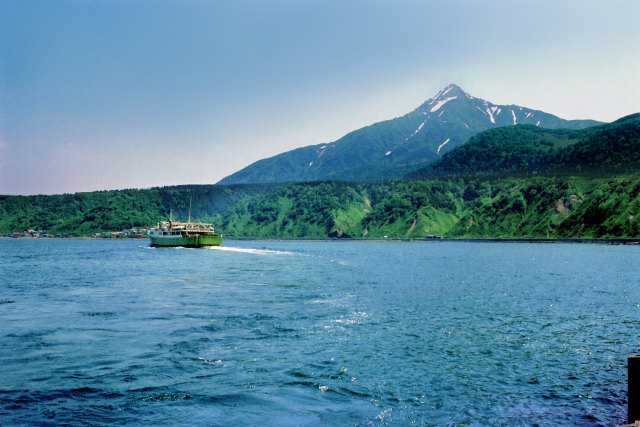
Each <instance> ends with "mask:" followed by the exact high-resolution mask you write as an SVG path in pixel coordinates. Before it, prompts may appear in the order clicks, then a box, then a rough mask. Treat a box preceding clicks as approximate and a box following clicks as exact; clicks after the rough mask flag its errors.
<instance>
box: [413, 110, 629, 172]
mask: <svg viewBox="0 0 640 427" xmlns="http://www.w3.org/2000/svg"><path fill="white" fill-rule="evenodd" d="M638 169H640V113H637V114H632V115H630V116H626V117H623V118H621V119H619V120H616V121H615V122H612V123H608V124H604V125H599V126H593V127H590V128H586V129H582V130H569V129H560V130H553V129H543V128H539V127H535V126H531V125H517V126H510V127H503V128H498V129H490V130H487V131H484V132H481V133H479V134H477V135H475V136H474V137H472V138H471V139H470V140H469V141H468V142H467V143H466V144H464V145H461V146H459V147H458V148H456V149H454V150H453V151H450V152H448V153H446V154H444V155H443V156H442V158H441V159H439V160H437V161H436V162H434V163H431V164H429V165H427V166H425V167H424V168H422V169H420V170H418V171H416V172H413V173H411V174H409V176H408V178H413V179H416V178H417V179H424V178H434V177H440V176H460V175H465V176H468V175H514V174H516V175H522V174H531V173H537V174H546V175H563V174H578V175H582V174H603V173H604V174H611V173H632V172H636V171H637V170H638Z"/></svg>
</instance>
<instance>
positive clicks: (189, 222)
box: [187, 196, 192, 224]
mask: <svg viewBox="0 0 640 427" xmlns="http://www.w3.org/2000/svg"><path fill="white" fill-rule="evenodd" d="M191 197H192V196H189V221H187V223H188V224H191Z"/></svg>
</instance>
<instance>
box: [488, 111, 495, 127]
mask: <svg viewBox="0 0 640 427" xmlns="http://www.w3.org/2000/svg"><path fill="white" fill-rule="evenodd" d="M487 114H489V120H491V123H493V124H494V125H495V124H496V119H494V118H493V113H492V112H491V109H490V108H487Z"/></svg>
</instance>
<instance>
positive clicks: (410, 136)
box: [404, 113, 427, 142]
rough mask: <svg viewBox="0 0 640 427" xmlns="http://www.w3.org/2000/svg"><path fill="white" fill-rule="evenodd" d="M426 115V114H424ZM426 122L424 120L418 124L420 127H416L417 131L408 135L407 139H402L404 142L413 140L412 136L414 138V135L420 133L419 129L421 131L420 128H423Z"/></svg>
mask: <svg viewBox="0 0 640 427" xmlns="http://www.w3.org/2000/svg"><path fill="white" fill-rule="evenodd" d="M425 114H426V113H425ZM426 122H427V119H424V121H423V122H422V123H420V126H418V129H416V130H415V131H414V132H413V133H412V134H411V135H409V136H408V137H406V138H405V139H404V142H407V141H408V140H410V139H411V138H413V137H414V136H416V134H417V133H418V132H420V129H422V126H424V124H425V123H426Z"/></svg>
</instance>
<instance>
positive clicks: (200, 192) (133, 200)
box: [0, 185, 270, 235]
mask: <svg viewBox="0 0 640 427" xmlns="http://www.w3.org/2000/svg"><path fill="white" fill-rule="evenodd" d="M269 190H270V187H268V186H256V185H243V186H226V187H222V186H213V185H184V186H178V187H163V188H152V189H145V190H133V189H132V190H118V191H96V192H89V193H76V194H61V195H52V196H45V195H38V196H0V233H3V234H6V233H9V232H13V231H18V232H20V231H24V230H29V229H33V230H46V231H47V232H48V233H52V234H62V233H66V234H72V235H89V234H93V233H100V232H105V231H116V230H123V229H128V228H137V227H149V226H152V225H155V224H156V223H157V222H158V221H160V220H165V219H167V218H168V217H169V214H170V211H171V210H173V215H174V217H175V218H183V219H187V216H188V212H189V202H190V200H191V201H192V208H191V215H192V217H193V218H198V219H200V220H211V219H213V217H214V216H215V215H219V214H221V213H224V212H226V211H227V210H228V209H230V208H231V207H232V206H234V205H235V204H236V203H238V202H240V201H242V200H243V199H245V198H248V197H251V196H254V195H256V194H259V193H261V192H264V191H269Z"/></svg>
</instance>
